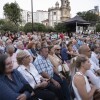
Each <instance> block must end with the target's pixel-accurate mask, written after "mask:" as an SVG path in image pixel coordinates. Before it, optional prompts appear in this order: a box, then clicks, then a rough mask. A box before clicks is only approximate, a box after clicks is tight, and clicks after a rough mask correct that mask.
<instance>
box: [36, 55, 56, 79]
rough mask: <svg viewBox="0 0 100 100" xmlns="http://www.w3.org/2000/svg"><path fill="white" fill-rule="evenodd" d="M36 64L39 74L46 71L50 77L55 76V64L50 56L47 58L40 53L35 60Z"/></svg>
mask: <svg viewBox="0 0 100 100" xmlns="http://www.w3.org/2000/svg"><path fill="white" fill-rule="evenodd" d="M34 66H35V67H36V69H37V71H38V72H39V74H41V73H42V72H46V73H47V74H48V75H49V76H50V77H53V74H54V72H53V65H52V64H51V62H50V60H49V59H48V58H47V59H45V58H44V57H42V56H41V55H38V56H37V58H36V59H35V61H34Z"/></svg>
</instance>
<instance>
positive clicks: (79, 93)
mask: <svg viewBox="0 0 100 100" xmlns="http://www.w3.org/2000/svg"><path fill="white" fill-rule="evenodd" d="M90 66H91V64H90V62H89V59H88V58H87V57H86V56H84V55H80V56H78V57H77V59H76V67H77V69H78V72H76V74H75V75H74V77H73V80H72V86H73V89H74V92H75V96H76V100H93V95H94V93H95V91H96V87H95V86H93V85H90V84H89V82H88V79H87V77H86V76H85V73H86V71H87V70H89V69H90Z"/></svg>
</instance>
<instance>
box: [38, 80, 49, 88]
mask: <svg viewBox="0 0 100 100" xmlns="http://www.w3.org/2000/svg"><path fill="white" fill-rule="evenodd" d="M47 85H48V82H46V81H43V82H42V83H40V86H39V87H42V88H45V87H46V86H47Z"/></svg>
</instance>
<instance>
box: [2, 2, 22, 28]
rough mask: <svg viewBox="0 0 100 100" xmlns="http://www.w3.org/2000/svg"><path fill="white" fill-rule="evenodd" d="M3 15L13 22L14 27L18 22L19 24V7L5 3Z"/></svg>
mask: <svg viewBox="0 0 100 100" xmlns="http://www.w3.org/2000/svg"><path fill="white" fill-rule="evenodd" d="M3 10H4V15H5V16H6V17H7V19H9V20H10V21H11V22H13V23H14V24H15V25H16V26H18V24H19V22H21V9H20V7H19V5H18V4H17V3H16V2H14V3H10V4H9V3H6V4H5V5H4V7H3Z"/></svg>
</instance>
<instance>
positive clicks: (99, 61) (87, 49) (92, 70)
mask: <svg viewBox="0 0 100 100" xmlns="http://www.w3.org/2000/svg"><path fill="white" fill-rule="evenodd" d="M52 34H54V33H38V32H33V33H27V34H25V33H24V32H20V33H16V34H12V33H10V32H8V33H5V34H2V35H1V34H0V90H1V91H0V100H8V99H9V100H100V33H96V34H89V35H84V34H79V33H73V36H71V37H70V36H68V35H67V34H66V33H65V34H63V33H60V34H57V38H52V37H51V36H52Z"/></svg>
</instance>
